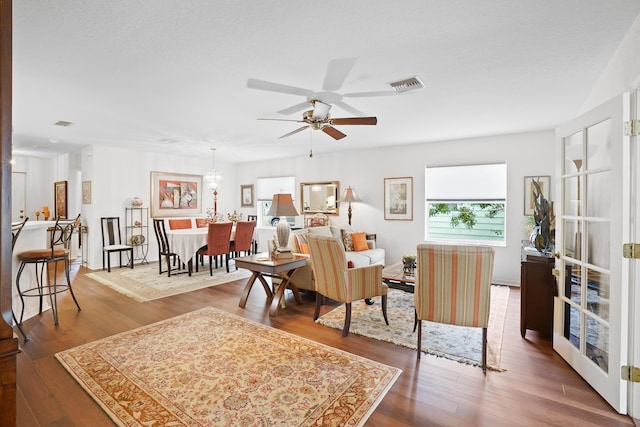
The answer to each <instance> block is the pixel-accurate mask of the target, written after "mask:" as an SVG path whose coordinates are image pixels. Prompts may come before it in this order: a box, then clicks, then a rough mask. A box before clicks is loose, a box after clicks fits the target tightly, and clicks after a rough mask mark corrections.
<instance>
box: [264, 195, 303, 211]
mask: <svg viewBox="0 0 640 427" xmlns="http://www.w3.org/2000/svg"><path fill="white" fill-rule="evenodd" d="M267 215H268V216H298V211H296V208H295V206H293V199H292V198H291V194H274V195H273V200H272V201H271V207H270V208H269V212H267Z"/></svg>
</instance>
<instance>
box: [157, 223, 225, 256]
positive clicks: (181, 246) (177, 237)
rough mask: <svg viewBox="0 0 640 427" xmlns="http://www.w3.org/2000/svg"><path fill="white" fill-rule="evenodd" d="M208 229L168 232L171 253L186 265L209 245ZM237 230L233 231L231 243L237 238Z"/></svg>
mask: <svg viewBox="0 0 640 427" xmlns="http://www.w3.org/2000/svg"><path fill="white" fill-rule="evenodd" d="M208 230H209V229H208V228H207V227H202V228H183V229H177V230H167V239H168V240H169V247H170V248H171V252H174V253H176V254H178V256H179V257H180V260H181V261H182V262H184V263H185V264H186V263H187V262H189V260H190V259H191V258H193V256H194V255H195V254H196V251H197V250H198V249H200V248H201V247H203V246H205V245H206V244H207V233H208ZM235 231H236V228H235V227H233V228H232V229H231V241H233V238H234V237H235Z"/></svg>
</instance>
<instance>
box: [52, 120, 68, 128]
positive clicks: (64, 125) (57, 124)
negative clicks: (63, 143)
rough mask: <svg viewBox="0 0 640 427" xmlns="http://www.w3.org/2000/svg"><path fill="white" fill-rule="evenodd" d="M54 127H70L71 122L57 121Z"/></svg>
mask: <svg viewBox="0 0 640 427" xmlns="http://www.w3.org/2000/svg"><path fill="white" fill-rule="evenodd" d="M54 125H55V126H62V127H67V126H71V125H72V123H71V122H66V121H64V120H58V121H57V122H55V123H54Z"/></svg>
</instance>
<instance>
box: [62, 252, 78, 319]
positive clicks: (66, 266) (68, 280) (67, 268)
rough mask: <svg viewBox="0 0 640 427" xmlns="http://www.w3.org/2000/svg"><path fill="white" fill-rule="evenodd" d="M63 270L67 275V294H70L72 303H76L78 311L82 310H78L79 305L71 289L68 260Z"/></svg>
mask: <svg viewBox="0 0 640 427" xmlns="http://www.w3.org/2000/svg"><path fill="white" fill-rule="evenodd" d="M64 263H65V270H66V274H67V286H68V287H69V293H70V294H71V298H73V302H75V303H76V307H78V311H81V310H82V309H81V308H80V304H78V300H77V299H76V295H75V294H74V293H73V288H72V287H71V277H70V273H69V270H70V266H69V259H68V258H67V259H66V260H65V261H64Z"/></svg>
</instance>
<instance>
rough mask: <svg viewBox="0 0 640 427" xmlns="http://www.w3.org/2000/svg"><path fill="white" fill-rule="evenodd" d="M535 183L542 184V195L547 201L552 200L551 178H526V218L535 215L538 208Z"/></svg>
mask: <svg viewBox="0 0 640 427" xmlns="http://www.w3.org/2000/svg"><path fill="white" fill-rule="evenodd" d="M533 181H536V182H538V183H539V184H540V189H541V190H542V195H543V196H544V198H545V199H547V200H550V199H549V197H550V188H551V177H550V176H525V177H524V214H525V215H526V216H531V215H533V211H534V209H535V207H536V201H535V199H534V197H533V190H534V186H533Z"/></svg>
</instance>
